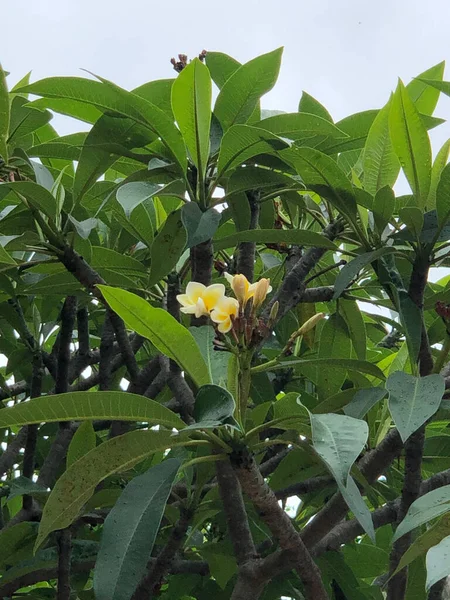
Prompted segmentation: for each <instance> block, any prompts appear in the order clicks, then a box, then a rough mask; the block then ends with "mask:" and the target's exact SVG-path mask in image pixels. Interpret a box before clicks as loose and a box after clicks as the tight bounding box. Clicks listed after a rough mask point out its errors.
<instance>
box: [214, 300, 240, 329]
mask: <svg viewBox="0 0 450 600" xmlns="http://www.w3.org/2000/svg"><path fill="white" fill-rule="evenodd" d="M238 313H239V302H238V301H237V300H236V299H235V298H228V296H224V297H223V298H220V300H219V301H218V302H217V304H216V306H215V307H214V310H213V311H212V312H211V320H212V321H213V322H214V323H217V324H218V327H217V329H218V330H219V331H220V332H221V333H228V331H230V329H231V328H232V327H233V319H235V318H236V317H237V316H238Z"/></svg>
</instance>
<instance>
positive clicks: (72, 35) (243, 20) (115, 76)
mask: <svg viewBox="0 0 450 600" xmlns="http://www.w3.org/2000/svg"><path fill="white" fill-rule="evenodd" d="M6 8H7V10H6ZM5 10H6V12H5V14H4V19H3V26H2V32H1V36H0V61H1V62H2V63H3V67H4V68H5V69H6V70H8V71H10V72H11V77H10V79H11V82H14V81H16V80H18V79H20V77H22V75H24V74H25V73H26V72H27V71H29V70H32V71H33V74H32V76H33V79H40V78H42V77H47V76H52V75H83V73H82V72H80V71H79V69H80V68H85V69H88V70H90V71H94V72H96V73H98V74H100V75H102V76H104V77H107V78H109V79H112V80H113V81H115V82H116V83H117V84H119V85H121V86H123V87H126V88H128V89H130V88H133V87H135V86H137V85H139V84H141V83H144V82H145V81H150V80H152V79H159V78H164V77H172V76H173V75H174V72H173V70H172V68H171V65H170V63H169V59H170V58H171V57H172V56H175V55H176V54H178V53H179V52H184V53H186V54H188V55H190V56H193V55H195V54H198V52H199V51H201V50H202V49H203V48H205V49H206V50H219V51H222V52H226V53H228V54H231V55H232V56H234V57H236V58H237V59H238V60H240V61H241V62H245V61H247V60H249V59H250V58H252V57H254V56H256V55H258V54H262V53H264V52H267V51H269V50H272V49H274V48H276V47H278V46H284V47H285V51H284V58H283V63H282V69H281V74H280V79H279V82H278V84H277V86H276V88H275V90H274V91H272V92H271V93H270V94H269V95H268V96H267V97H266V99H265V101H264V103H263V105H264V106H265V107H266V108H278V109H281V110H285V111H294V110H296V108H297V104H298V100H299V97H300V95H301V92H302V90H306V91H308V92H309V93H310V94H312V95H313V96H315V97H317V98H318V99H319V100H320V101H321V102H322V103H323V104H325V106H326V107H327V108H328V109H329V110H330V112H331V113H332V115H333V117H334V118H335V119H336V120H338V119H339V118H342V117H344V116H347V115H348V114H351V113H352V112H356V111H358V110H364V109H368V108H377V107H380V106H381V105H382V104H384V102H385V101H386V100H387V98H388V95H389V92H390V90H392V89H393V88H394V87H395V85H396V81H397V77H399V76H400V77H401V78H402V79H403V80H404V81H405V82H406V81H409V79H410V78H411V77H413V76H414V75H417V74H418V73H420V72H421V71H423V70H424V69H426V68H428V67H430V66H431V65H433V64H435V63H437V62H439V61H441V60H444V59H446V58H450V41H449V40H450V36H449V26H450V4H449V2H448V0H428V1H427V2H426V1H424V0H370V1H366V0H308V1H305V0H292V1H286V0H223V1H221V2H217V1H215V0H213V1H211V0H209V1H208V0H203V1H199V0H184V1H181V0H158V1H155V0H147V1H146V0H126V1H125V2H124V1H123V0H120V1H119V0H70V1H69V0H58V1H57V0H22V1H21V2H12V1H6V3H5ZM449 77H450V72H449ZM446 100H447V99H446ZM440 108H441V111H440V113H439V112H438V113H437V114H440V115H443V116H444V117H445V116H446V114H447V115H448V116H449V117H450V99H448V102H447V101H444V102H441V107H440ZM441 129H444V128H443V127H442V128H441ZM441 135H442V136H443V140H444V139H445V137H446V136H445V132H443V133H442V134H441ZM441 135H440V136H439V137H441ZM447 137H450V129H449V133H448V134H447Z"/></svg>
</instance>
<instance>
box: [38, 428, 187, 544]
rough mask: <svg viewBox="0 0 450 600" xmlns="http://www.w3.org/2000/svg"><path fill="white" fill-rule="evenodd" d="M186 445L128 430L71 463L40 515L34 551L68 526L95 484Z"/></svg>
mask: <svg viewBox="0 0 450 600" xmlns="http://www.w3.org/2000/svg"><path fill="white" fill-rule="evenodd" d="M185 442H186V438H185V437H180V436H176V435H173V434H172V433H170V432H169V431H153V430H146V431H143V430H141V431H132V432H130V433H126V434H124V435H120V436H118V437H115V438H112V439H110V440H108V441H107V442H104V443H103V444H100V446H97V447H96V448H94V449H93V450H91V451H90V452H88V453H87V454H85V455H84V456H83V457H82V458H80V459H79V460H77V461H76V462H74V463H73V465H72V466H71V467H69V468H68V469H67V470H66V471H65V472H64V473H63V475H62V476H61V477H60V478H59V479H58V481H57V482H56V484H55V487H54V488H53V491H52V493H51V494H50V496H49V498H48V500H47V502H46V504H45V506H44V510H43V513H42V519H41V523H40V526H39V534H38V537H37V540H36V545H35V549H36V550H37V549H38V548H39V547H40V546H41V544H42V543H43V542H44V540H45V539H46V538H47V536H48V535H49V534H50V533H51V532H52V531H56V530H58V529H64V528H65V527H68V526H69V525H70V524H71V523H72V522H73V521H74V520H75V519H76V518H78V516H79V513H80V510H81V509H82V508H83V506H84V504H85V503H86V502H87V501H88V500H89V498H90V497H91V496H92V494H93V493H94V491H95V488H96V487H97V485H98V484H99V483H100V482H101V481H103V480H104V479H106V478H107V477H109V476H110V475H114V473H118V472H121V471H125V470H127V469H130V468H131V467H133V466H134V465H136V464H137V463H138V462H140V461H141V460H143V459H144V458H147V457H148V456H150V455H152V454H154V453H155V452H158V451H161V450H162V451H164V450H166V449H167V448H173V447H174V446H177V445H182V444H183V443H185Z"/></svg>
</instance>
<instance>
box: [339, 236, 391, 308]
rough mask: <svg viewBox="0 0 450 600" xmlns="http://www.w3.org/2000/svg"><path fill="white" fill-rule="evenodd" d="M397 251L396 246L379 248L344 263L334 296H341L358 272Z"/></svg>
mask: <svg viewBox="0 0 450 600" xmlns="http://www.w3.org/2000/svg"><path fill="white" fill-rule="evenodd" d="M392 252H395V248H389V247H385V248H379V249H378V250H373V251H372V252H366V253H365V254H361V255H360V256H357V257H356V258H354V259H353V260H351V261H350V262H349V263H347V264H346V265H344V266H343V267H342V269H341V270H340V271H339V273H338V275H337V277H336V281H335V282H334V296H333V298H339V296H340V295H341V294H342V293H343V292H344V291H345V289H346V288H347V286H348V285H349V284H350V283H351V282H352V281H353V280H354V279H355V278H356V277H357V275H358V273H359V272H360V271H361V270H362V269H363V268H364V267H366V266H367V265H369V264H370V263H372V262H374V261H375V260H377V259H378V258H379V257H380V256H383V255H385V254H390V253H392Z"/></svg>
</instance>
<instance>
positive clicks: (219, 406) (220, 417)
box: [194, 384, 235, 423]
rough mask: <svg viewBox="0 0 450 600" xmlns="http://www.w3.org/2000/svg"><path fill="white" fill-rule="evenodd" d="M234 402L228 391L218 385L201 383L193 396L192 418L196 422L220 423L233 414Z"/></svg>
mask: <svg viewBox="0 0 450 600" xmlns="http://www.w3.org/2000/svg"><path fill="white" fill-rule="evenodd" d="M234 408H235V402H234V399H233V396H232V395H231V394H230V392H229V391H228V390H226V389H224V388H223V387H219V386H218V385H212V384H208V385H203V386H202V387H201V388H200V389H199V390H198V393H197V396H196V398H195V407H194V418H195V420H196V421H197V423H203V422H214V423H222V422H223V421H225V420H226V419H228V418H229V417H231V416H232V415H233V412H234Z"/></svg>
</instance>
